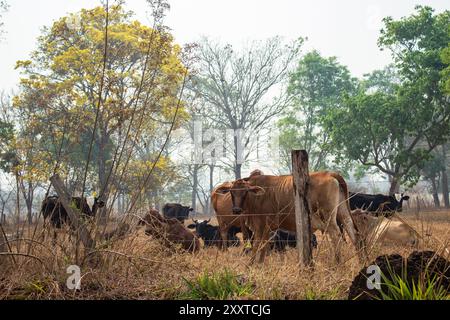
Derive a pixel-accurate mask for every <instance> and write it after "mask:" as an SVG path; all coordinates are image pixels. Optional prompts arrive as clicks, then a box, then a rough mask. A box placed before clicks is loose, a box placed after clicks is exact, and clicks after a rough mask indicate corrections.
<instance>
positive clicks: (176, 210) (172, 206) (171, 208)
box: [163, 203, 194, 223]
mask: <svg viewBox="0 0 450 320" xmlns="http://www.w3.org/2000/svg"><path fill="white" fill-rule="evenodd" d="M191 211H194V209H192V208H191V207H187V206H183V205H181V204H179V203H166V204H165V205H164V207H163V216H164V218H166V219H177V220H178V221H180V222H181V223H183V222H184V221H185V220H186V219H188V218H189V212H191Z"/></svg>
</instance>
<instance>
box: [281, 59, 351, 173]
mask: <svg viewBox="0 0 450 320" xmlns="http://www.w3.org/2000/svg"><path fill="white" fill-rule="evenodd" d="M355 82H356V81H355V79H353V78H352V77H351V76H350V72H349V71H348V69H347V67H345V66H343V65H341V64H339V62H338V61H337V59H336V58H335V57H330V58H324V57H322V56H321V55H320V54H319V53H318V52H317V51H312V52H309V53H307V54H306V55H305V56H304V57H303V58H302V59H301V60H300V61H299V63H298V67H297V69H296V70H295V71H294V72H293V73H292V74H291V76H290V81H289V87H288V94H289V95H290V96H291V97H292V105H291V106H290V107H289V108H288V109H287V110H286V111H285V112H284V117H283V118H282V119H281V120H280V121H279V122H278V126H279V128H280V130H281V133H280V147H281V149H282V150H283V151H284V155H285V156H284V157H283V158H284V161H285V164H286V165H288V168H290V161H291V160H290V159H291V150H292V149H305V150H307V151H308V154H309V156H310V158H309V159H310V164H311V168H312V169H313V170H314V171H317V170H319V169H325V168H327V163H329V161H327V160H329V159H327V158H328V153H329V149H328V147H327V144H328V142H329V134H328V133H327V131H325V130H324V129H323V127H322V121H323V117H324V116H325V115H326V114H327V112H328V110H329V109H332V108H336V107H339V106H340V105H341V100H342V94H343V93H345V92H352V91H354V90H355ZM328 167H329V166H328Z"/></svg>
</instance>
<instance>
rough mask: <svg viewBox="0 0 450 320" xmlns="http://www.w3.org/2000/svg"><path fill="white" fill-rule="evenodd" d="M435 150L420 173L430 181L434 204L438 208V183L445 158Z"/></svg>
mask: <svg viewBox="0 0 450 320" xmlns="http://www.w3.org/2000/svg"><path fill="white" fill-rule="evenodd" d="M436 151H437V150H435V151H433V152H432V158H431V159H430V160H428V161H427V162H426V163H425V165H424V166H423V169H422V175H423V177H424V178H425V179H426V180H428V181H429V182H430V186H431V194H432V195H433V201H434V206H435V207H436V208H439V207H440V205H441V204H440V200H439V184H440V178H441V173H442V170H444V167H445V159H444V158H443V157H442V154H440V153H439V152H436Z"/></svg>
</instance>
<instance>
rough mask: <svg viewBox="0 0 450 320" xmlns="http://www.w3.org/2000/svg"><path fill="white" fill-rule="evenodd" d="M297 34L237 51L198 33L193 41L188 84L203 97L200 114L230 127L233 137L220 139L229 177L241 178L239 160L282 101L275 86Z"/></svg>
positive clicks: (294, 52) (293, 56)
mask: <svg viewBox="0 0 450 320" xmlns="http://www.w3.org/2000/svg"><path fill="white" fill-rule="evenodd" d="M302 44H303V39H298V40H297V41H294V42H293V43H291V44H289V45H284V44H283V42H282V40H281V38H279V37H274V38H270V39H268V40H266V41H254V42H251V43H250V44H249V45H247V46H246V47H245V48H244V49H243V50H242V51H239V52H235V51H234V50H233V48H232V46H231V45H222V44H220V43H217V42H214V41H211V40H209V39H207V38H204V39H203V40H202V41H201V42H200V45H199V63H198V70H197V74H196V75H195V76H193V77H192V82H191V89H192V90H193V91H194V92H195V94H196V95H198V96H199V97H200V98H201V99H202V100H203V101H204V105H205V108H204V109H203V110H202V113H203V115H204V117H206V118H208V119H209V120H211V121H212V122H214V124H215V125H216V126H217V127H218V128H221V129H232V130H233V132H234V133H235V136H234V139H233V142H232V143H230V144H231V145H229V144H227V143H226V144H225V149H226V150H227V151H228V152H230V154H231V155H232V157H231V158H232V161H231V163H228V165H229V166H230V167H232V168H233V170H234V173H235V177H236V178H240V177H241V168H242V162H244V161H246V160H247V159H248V157H249V156H250V153H251V151H253V150H254V148H255V146H254V145H253V146H252V143H251V139H250V138H251V137H250V136H249V135H245V136H240V134H239V132H241V133H242V132H244V133H251V135H252V136H253V137H254V136H255V135H258V133H259V132H261V131H262V130H264V129H266V128H265V126H267V125H268V124H269V122H270V121H271V120H272V119H273V118H274V117H275V116H276V115H278V114H279V113H280V112H281V111H282V110H283V109H284V108H285V106H286V105H287V102H288V101H287V99H288V97H287V96H286V95H285V93H284V92H285V90H279V92H281V94H279V95H278V94H275V92H274V91H275V90H277V89H280V88H279V87H280V86H282V85H283V84H285V81H286V79H287V76H288V75H289V72H290V70H291V68H292V65H293V63H294V62H296V61H297V58H298V56H299V52H300V48H301V45H302ZM252 149H253V150H252Z"/></svg>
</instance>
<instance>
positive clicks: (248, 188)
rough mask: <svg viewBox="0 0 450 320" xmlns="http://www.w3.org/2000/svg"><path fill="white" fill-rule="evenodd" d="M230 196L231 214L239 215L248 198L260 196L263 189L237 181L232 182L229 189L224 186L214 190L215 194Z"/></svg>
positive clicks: (246, 182)
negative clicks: (228, 194)
mask: <svg viewBox="0 0 450 320" xmlns="http://www.w3.org/2000/svg"><path fill="white" fill-rule="evenodd" d="M228 192H229V193H230V194H231V201H232V203H233V208H232V211H233V214H241V213H242V211H243V207H244V205H245V200H246V199H247V197H248V196H261V195H263V194H264V193H265V191H264V189H263V188H261V187H259V186H252V185H251V184H250V183H249V182H248V181H246V180H244V179H239V180H236V181H234V182H233V184H232V185H231V187H229V186H224V187H220V188H219V189H217V190H216V193H219V194H225V193H228Z"/></svg>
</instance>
